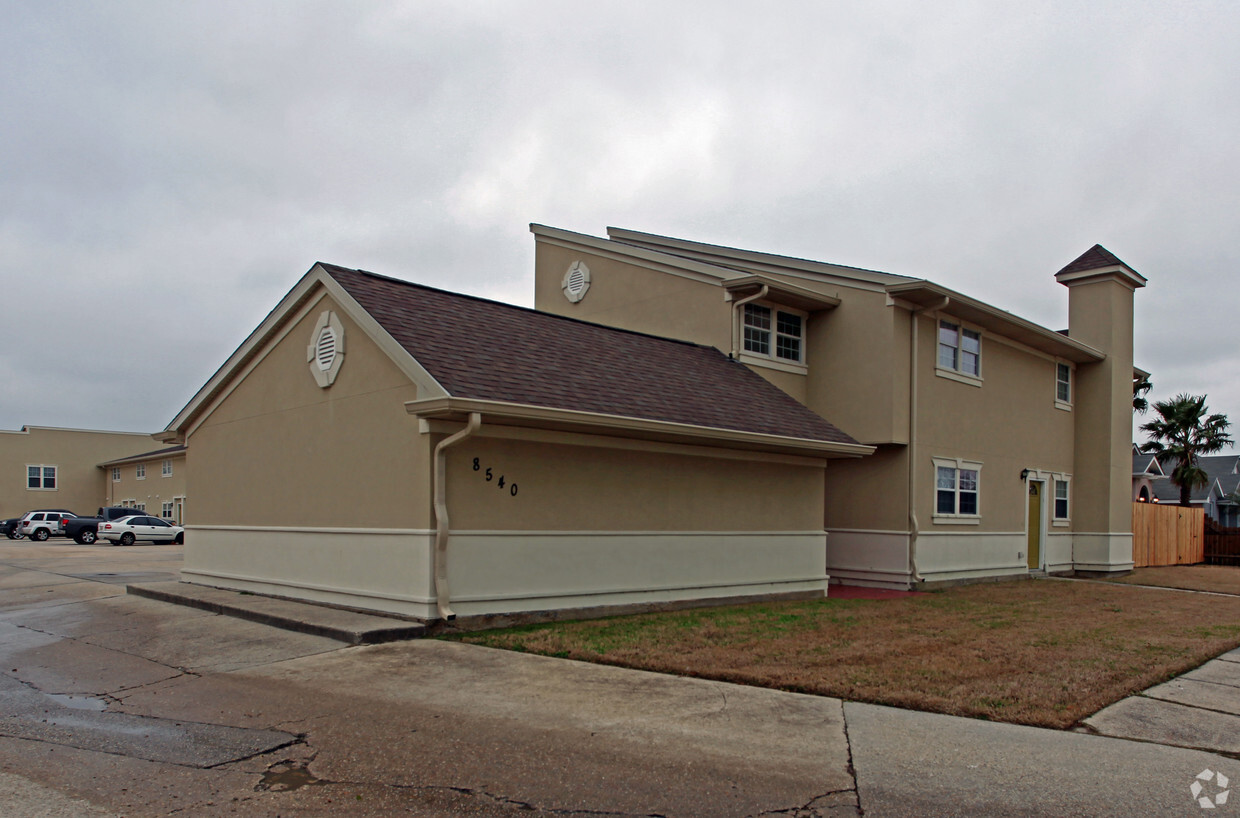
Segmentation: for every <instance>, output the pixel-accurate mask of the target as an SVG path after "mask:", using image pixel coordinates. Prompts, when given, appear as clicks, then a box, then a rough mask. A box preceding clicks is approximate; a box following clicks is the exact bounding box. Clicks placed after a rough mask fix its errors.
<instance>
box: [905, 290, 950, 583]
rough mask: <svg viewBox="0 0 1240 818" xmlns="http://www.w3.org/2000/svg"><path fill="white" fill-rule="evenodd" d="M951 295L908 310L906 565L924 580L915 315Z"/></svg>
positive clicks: (945, 301)
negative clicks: (920, 544)
mask: <svg viewBox="0 0 1240 818" xmlns="http://www.w3.org/2000/svg"><path fill="white" fill-rule="evenodd" d="M950 303H951V299H950V298H948V297H947V296H943V300H942V301H940V302H939V303H937V304H929V305H926V306H924V307H918V308H916V309H914V310H911V311H910V312H909V321H910V322H912V327H911V329H910V332H909V362H908V529H909V530H908V568H909V573H911V574H912V577H913V582H925V577H923V576H922V575H921V572H920V571H919V570H918V569H917V535H918V533H919V532H920V528H919V526H918V523H917V464H916V463H914V462H913V461H914V455H915V454H916V446H917V318H918V316H920V315H921V314H922V313H923V312H937V311H938V310H941V309H945V308H946V307H947V305H948V304H950Z"/></svg>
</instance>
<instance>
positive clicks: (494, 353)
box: [320, 264, 857, 444]
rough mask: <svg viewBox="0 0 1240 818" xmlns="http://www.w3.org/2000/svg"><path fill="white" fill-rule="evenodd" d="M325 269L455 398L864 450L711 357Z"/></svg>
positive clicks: (691, 348) (708, 352)
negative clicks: (815, 442)
mask: <svg viewBox="0 0 1240 818" xmlns="http://www.w3.org/2000/svg"><path fill="white" fill-rule="evenodd" d="M320 266H321V267H322V268H323V269H325V270H326V271H327V272H328V273H329V274H330V275H331V276H332V278H333V279H335V280H336V281H337V282H338V283H339V284H340V285H341V287H343V288H344V290H345V292H347V293H348V294H349V295H350V296H352V297H353V299H354V300H355V301H356V302H357V303H358V304H359V305H360V306H361V307H362V308H363V309H364V310H366V312H368V313H369V314H370V315H371V316H373V317H374V319H375V320H376V321H377V322H378V323H379V325H380V326H381V327H382V328H383V329H384V330H385V331H386V332H387V333H388V334H389V335H390V336H391V337H392V338H393V339H394V340H395V341H396V343H398V344H399V345H400V346H401V348H403V349H404V350H405V351H406V352H408V353H409V354H410V355H412V356H413V357H414V358H415V359H417V361H418V363H420V364H421V365H422V366H423V367H424V368H425V369H426V371H427V372H428V373H430V375H431V376H432V377H433V378H434V379H435V380H436V381H437V382H438V383H439V384H440V385H441V386H442V387H443V388H444V390H445V391H446V392H447V393H448V395H449V396H450V397H454V398H473V399H478V400H485V401H498V402H503V403H511V404H520V405H527V406H541V407H547V408H552V409H565V410H570V411H575V412H590V413H596V414H604V415H616V416H620V417H629V418H640V419H644V420H657V421H667V422H671V423H680V424H687V425H692V426H704V427H709V428H715V429H729V430H733V431H739V432H752V433H757V434H765V435H777V436H781V437H794V438H802V439H806V440H819V441H826V442H833V443H842V444H857V441H856V440H854V439H853V438H851V437H849V436H848V435H847V434H845V433H844V432H842V431H841V430H839V429H838V428H836V427H835V426H834V425H832V424H831V423H829V422H827V421H826V420H824V419H823V418H821V417H820V416H818V415H817V414H815V413H814V412H812V411H810V410H809V409H808V408H806V407H805V406H804V405H803V404H801V403H799V402H797V401H796V400H795V399H794V398H792V397H791V396H789V395H788V394H787V393H785V392H783V391H782V390H780V389H778V388H776V387H775V386H773V385H772V384H770V383H768V382H767V381H766V380H764V379H763V378H762V377H761V376H759V375H757V374H755V373H754V372H753V371H751V370H750V369H749V368H748V367H747V366H744V365H743V364H741V363H739V362H737V361H733V360H731V359H729V358H728V357H727V356H726V355H724V354H723V353H721V352H720V351H719V350H717V349H715V348H713V347H707V346H702V345H699V344H691V343H688V342H685V341H676V340H671V339H668V338H660V337H657V336H653V335H645V334H642V333H637V332H631V331H628V330H622V329H616V328H614V327H607V326H603V325H601V324H592V323H588V322H585V321H580V320H577V319H573V318H567V317H564V316H559V315H554V314H552V313H544V312H539V311H537V310H531V309H527V308H525V307H516V306H513V305H511V304H504V303H501V302H498V301H488V300H485V299H481V298H475V297H472V296H467V295H460V294H457V293H450V292H446V291H444V290H437V289H434V288H431V287H425V286H422V285H419V284H413V283H411V282H408V281H400V280H398V279H393V278H387V277H384V276H379V275H376V274H374V273H368V272H365V271H362V270H351V269H347V268H343V267H337V266H335V265H329V264H321V265H320Z"/></svg>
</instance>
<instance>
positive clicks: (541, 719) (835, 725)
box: [0, 539, 1240, 817]
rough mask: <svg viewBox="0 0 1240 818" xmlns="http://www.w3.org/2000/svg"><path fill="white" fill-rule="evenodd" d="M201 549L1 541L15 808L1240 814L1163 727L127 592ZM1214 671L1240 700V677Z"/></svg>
mask: <svg viewBox="0 0 1240 818" xmlns="http://www.w3.org/2000/svg"><path fill="white" fill-rule="evenodd" d="M180 560H181V548H180V547H179V546H133V547H128V548H126V547H119V548H118V547H112V546H107V545H94V546H79V545H76V544H74V543H72V542H67V541H64V540H55V539H54V540H51V541H49V542H48V543H45V544H31V543H27V542H24V541H18V542H13V541H0V663H2V664H0V699H2V700H3V702H4V707H3V710H2V713H3V716H2V718H0V806H2V807H3V809H2V810H0V812H2V813H3V814H4V815H5V816H18V817H20V816H36V815H37V816H49V815H65V816H68V815H123V816H144V815H173V814H176V815H181V814H188V815H195V816H197V815H273V816H274V815H283V816H294V815H336V814H348V815H426V816H440V815H442V816H448V815H484V816H491V815H494V816H507V815H560V816H564V815H568V816H586V815H591V816H597V815H643V816H650V815H665V816H697V815H702V816H728V815H736V816H750V815H752V816H757V815H789V816H819V815H858V814H865V815H867V816H871V815H911V814H916V815H1022V816H1028V815H1125V816H1128V815H1136V814H1142V815H1154V814H1157V815H1200V814H1203V813H1202V809H1203V806H1202V804H1201V803H1200V800H1199V799H1200V798H1201V797H1206V798H1211V799H1214V800H1213V801H1211V804H1212V807H1211V809H1212V810H1213V812H1211V813H1209V814H1215V815H1225V814H1226V812H1225V810H1226V809H1228V808H1233V809H1238V810H1240V804H1237V805H1234V806H1233V805H1230V804H1229V803H1228V801H1227V796H1226V795H1225V794H1224V793H1228V792H1229V789H1228V787H1229V782H1230V781H1231V780H1233V779H1234V780H1240V763H1237V761H1236V760H1235V758H1234V757H1231V755H1230V754H1226V753H1220V752H1204V751H1201V750H1192V749H1184V748H1182V747H1173V746H1167V745H1165V744H1160V743H1157V740H1156V739H1152V738H1145V739H1142V740H1140V741H1133V740H1124V739H1117V738H1111V737H1105V736H1098V735H1087V734H1082V733H1073V732H1057V731H1050V730H1038V729H1034V728H1027V727H1018V726H1013V725H1003V724H991V723H987V722H979V721H973V720H969V719H959V718H953V717H948V716H938V715H933V714H924V713H914V712H910V711H902V710H896V709H892V708H886V707H877V706H873V705H865V704H856V703H847V702H841V701H840V700H838V699H830V698H825V697H813V696H804V695H799V694H793V693H782V692H777V691H770V690H763V689H758V688H748V687H741V686H736V685H729V684H723V683H718V682H709V681H704V680H699V679H688V678H679V677H671V676H661V675H657V674H650V673H642V672H637V671H629V670H622V669H618V668H609V667H602V666H596V665H588V664H582V663H578V662H569V661H564V660H559V659H553V658H547V657H538V656H530V655H524V654H516V653H509V652H502V651H496V650H490V649H487V648H480V647H475V646H470V645H463V644H458V643H451V642H441V641H436V640H412V641H402V642H393V643H389V644H382V645H371V646H351V645H347V644H345V643H343V642H341V641H338V640H335V639H330V638H326V637H323V636H317V635H311V634H304V633H296V632H292V631H288V630H283V629H278V628H273V627H270V626H267V625H263V624H259V623H255V622H250V621H245V620H242V619H238V618H234V617H231V616H221V615H218V614H215V613H212V612H209V611H204V610H200V609H195V608H189V607H184V606H181V605H173V604H169V603H167V602H161V601H157V600H153V599H146V598H142V597H139V596H135V595H133V594H127V593H126V585H127V584H130V583H135V582H140V583H146V582H150V583H160V582H163V583H166V582H169V581H171V580H174V579H175V578H176V576H177V571H178V569H179V566H180ZM1236 664H1237V666H1238V667H1240V662H1237V663H1236ZM1219 678H1221V677H1219ZM1210 684H1215V685H1218V687H1219V689H1218V690H1217V691H1216V694H1217V695H1218V696H1221V697H1222V700H1223V701H1224V706H1232V705H1231V704H1229V703H1234V702H1235V701H1236V700H1237V697H1238V696H1240V686H1236V687H1230V689H1228V688H1229V685H1228V684H1226V683H1225V681H1224V682H1219V681H1214V682H1210ZM1215 701H1216V703H1217V701H1218V700H1217V699H1216V700H1215ZM1207 771H1208V772H1209V773H1210V778H1209V779H1208V780H1207V779H1206V778H1203V777H1201V776H1202V775H1203V773H1205V772H1207ZM1219 773H1221V774H1222V775H1221V776H1219V775H1218V774H1219ZM1223 782H1227V786H1224V784H1223ZM1194 784H1196V785H1197V794H1194V791H1193V789H1192V787H1193V785H1194ZM1220 799H1221V800H1220ZM1237 800H1238V801H1240V799H1237Z"/></svg>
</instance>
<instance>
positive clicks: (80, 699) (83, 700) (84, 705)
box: [43, 693, 108, 713]
mask: <svg viewBox="0 0 1240 818" xmlns="http://www.w3.org/2000/svg"><path fill="white" fill-rule="evenodd" d="M43 695H44V696H46V697H47V698H49V699H51V700H52V701H54V702H56V704H58V705H60V706H61V707H68V708H71V709H73V710H94V711H95V712H96V713H102V712H103V711H104V710H107V709H108V703H107V702H105V701H104V700H103V699H96V698H95V697H94V696H74V695H73V694H64V693H44V694H43Z"/></svg>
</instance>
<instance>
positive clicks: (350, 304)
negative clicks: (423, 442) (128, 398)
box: [152, 264, 447, 443]
mask: <svg viewBox="0 0 1240 818" xmlns="http://www.w3.org/2000/svg"><path fill="white" fill-rule="evenodd" d="M316 291H317V292H316ZM327 295H330V296H331V297H332V298H333V299H334V300H335V301H336V303H337V304H338V305H339V307H340V309H341V311H342V312H343V313H344V314H345V315H347V316H348V317H349V318H351V319H352V320H353V321H354V323H356V324H357V325H358V326H359V327H361V329H362V331H363V332H365V333H366V334H367V335H369V336H370V337H371V339H372V340H374V342H375V343H376V344H377V345H378V346H379V347H380V349H382V350H383V351H384V352H385V353H387V355H388V356H389V357H390V358H392V360H393V362H394V363H395V364H396V365H397V367H399V368H400V369H401V371H402V372H404V373H405V374H406V375H408V376H409V378H410V379H411V380H412V381H413V382H414V383H417V384H418V386H419V388H421V387H423V386H425V387H426V388H427V389H428V391H431V392H432V393H438V394H444V395H446V394H447V390H445V389H444V388H443V386H441V385H440V384H439V382H438V381H436V380H435V379H434V378H433V377H431V375H430V373H429V372H427V371H426V370H425V369H424V368H423V367H422V365H421V364H419V363H418V362H417V361H415V360H413V356H412V355H410V354H409V353H408V352H407V351H406V350H405V349H404V348H403V347H401V346H400V344H398V343H397V342H396V340H395V339H394V338H392V336H391V335H389V334H388V332H387V331H386V330H384V329H383V328H382V327H380V326H379V324H378V322H377V321H375V319H374V318H373V317H372V316H371V315H370V313H368V312H366V310H365V309H364V308H363V307H362V306H361V305H360V304H358V303H357V301H355V300H354V298H353V296H351V295H349V294H348V292H346V291H345V289H344V288H343V287H341V286H340V284H339V283H338V282H337V281H336V280H335V279H334V278H332V277H331V274H330V273H328V272H327V271H326V270H325V269H323V266H322V265H321V264H315V265H314V266H313V267H311V268H310V270H309V271H308V272H307V273H306V274H305V275H304V276H302V277H301V280H299V281H298V282H297V284H295V285H294V286H293V289H291V290H289V292H288V294H286V295H285V296H284V298H282V299H280V303H279V304H277V305H276V307H275V308H274V309H273V310H272V311H271V312H269V313H268V314H267V317H266V318H265V319H263V322H262V323H261V324H259V325H258V327H257V328H256V329H255V330H254V331H253V332H251V333H250V334H249V336H248V337H247V338H246V339H245V341H243V342H242V343H241V346H239V347H237V349H236V351H234V352H233V354H232V355H230V356H229V357H228V359H227V360H226V361H225V362H224V364H223V365H222V366H221V367H220V368H219V369H217V370H216V371H215V374H214V375H212V376H211V378H210V380H208V381H207V383H206V384H205V385H203V387H202V388H201V389H199V390H198V392H197V393H196V394H195V395H194V397H193V398H191V399H190V402H189V403H188V404H186V406H185V408H184V409H182V410H181V411H180V412H179V413H178V414H177V416H176V417H175V418H173V420H172V422H171V423H169V424H168V426H167V428H165V429H164V431H163V432H159V433H156V434H155V435H152V437H154V438H155V439H156V440H161V441H164V442H182V443H183V442H184V441H185V439H186V437H188V435H190V434H192V433H193V431H194V430H196V429H197V428H198V427H199V426H200V425H201V424H202V421H203V420H204V419H205V418H206V417H208V416H209V415H210V414H211V412H213V411H215V408H216V407H217V406H219V404H220V403H221V402H222V401H223V399H224V398H226V397H227V396H228V395H229V394H231V393H232V391H233V389H235V388H236V384H238V383H240V381H242V380H244V379H245V377H246V376H247V375H249V373H250V372H252V371H253V370H254V367H256V366H257V365H258V364H259V363H260V362H261V361H262V360H263V358H265V357H266V356H267V354H268V352H270V350H271V349H272V348H273V347H274V346H275V345H276V343H279V341H281V340H282V339H283V338H284V337H285V336H287V335H288V333H289V332H291V331H292V329H293V327H294V326H296V325H297V323H298V322H299V321H300V320H301V319H302V318H304V317H305V316H306V314H308V313H309V312H310V311H311V310H312V309H314V307H315V306H316V305H317V304H318V303H319V302H320V301H322V300H323V297H324V296H327Z"/></svg>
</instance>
